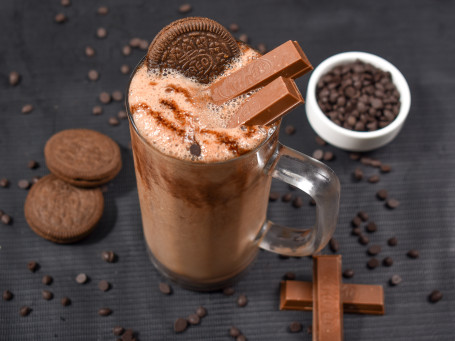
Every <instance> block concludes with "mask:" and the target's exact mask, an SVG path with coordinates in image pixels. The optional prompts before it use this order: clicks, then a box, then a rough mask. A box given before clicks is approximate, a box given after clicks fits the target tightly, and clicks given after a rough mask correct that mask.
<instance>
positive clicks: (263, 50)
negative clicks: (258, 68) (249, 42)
mask: <svg viewBox="0 0 455 341" xmlns="http://www.w3.org/2000/svg"><path fill="white" fill-rule="evenodd" d="M256 48H257V50H258V51H259V53H260V54H265V53H266V52H267V46H266V45H265V44H264V43H259V44H257V46H256Z"/></svg>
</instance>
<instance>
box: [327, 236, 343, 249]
mask: <svg viewBox="0 0 455 341" xmlns="http://www.w3.org/2000/svg"><path fill="white" fill-rule="evenodd" d="M329 247H330V250H331V251H332V252H338V250H339V248H340V245H339V244H338V241H337V240H336V239H335V238H331V239H330V241H329Z"/></svg>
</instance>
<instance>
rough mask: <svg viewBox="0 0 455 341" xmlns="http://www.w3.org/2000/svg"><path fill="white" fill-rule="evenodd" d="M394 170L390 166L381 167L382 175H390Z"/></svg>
mask: <svg viewBox="0 0 455 341" xmlns="http://www.w3.org/2000/svg"><path fill="white" fill-rule="evenodd" d="M391 170H392V167H390V165H381V173H389V172H390V171H391Z"/></svg>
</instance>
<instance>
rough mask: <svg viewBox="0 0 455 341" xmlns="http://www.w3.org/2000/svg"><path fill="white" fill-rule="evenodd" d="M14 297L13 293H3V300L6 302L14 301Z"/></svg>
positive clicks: (7, 291) (6, 291)
mask: <svg viewBox="0 0 455 341" xmlns="http://www.w3.org/2000/svg"><path fill="white" fill-rule="evenodd" d="M13 297H14V295H13V293H12V292H11V291H9V290H5V291H4V292H3V300H4V301H11V300H12V299H13Z"/></svg>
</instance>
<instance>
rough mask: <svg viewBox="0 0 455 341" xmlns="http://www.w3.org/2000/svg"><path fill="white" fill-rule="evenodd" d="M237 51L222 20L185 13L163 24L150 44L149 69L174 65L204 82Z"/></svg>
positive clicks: (215, 74) (172, 67)
mask: <svg viewBox="0 0 455 341" xmlns="http://www.w3.org/2000/svg"><path fill="white" fill-rule="evenodd" d="M239 55H240V49H239V47H238V45H237V42H236V40H235V39H234V37H232V35H231V34H230V33H229V31H228V30H226V29H225V28H224V27H223V26H222V25H221V24H219V23H217V22H216V21H213V20H211V19H208V18H199V17H188V18H184V19H180V20H177V21H174V22H172V23H171V24H169V25H168V26H166V27H165V28H163V29H162V30H161V31H160V32H159V33H158V34H157V36H156V37H155V39H154V40H153V41H152V43H151V44H150V47H149V50H148V53H147V66H148V68H149V69H157V68H160V69H173V70H177V71H179V72H181V73H182V74H184V75H185V76H186V77H190V78H192V77H194V78H196V79H197V80H198V81H199V82H200V83H203V84H207V83H209V82H210V81H211V80H212V79H213V78H215V77H216V76H218V75H220V74H221V73H223V71H224V70H225V68H226V66H227V65H228V64H229V62H230V60H231V59H232V58H233V57H237V56H239Z"/></svg>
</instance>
